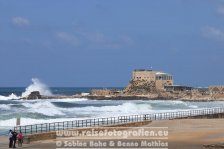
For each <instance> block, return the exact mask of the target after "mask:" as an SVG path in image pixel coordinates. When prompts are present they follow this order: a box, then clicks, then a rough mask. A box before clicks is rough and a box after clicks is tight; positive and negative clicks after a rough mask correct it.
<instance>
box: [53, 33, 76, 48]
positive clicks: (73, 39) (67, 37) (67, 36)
mask: <svg viewBox="0 0 224 149" xmlns="http://www.w3.org/2000/svg"><path fill="white" fill-rule="evenodd" d="M56 36H57V38H58V39H60V40H62V41H63V42H66V43H68V44H71V45H73V46H79V45H80V40H79V38H77V37H76V36H73V35H71V34H68V33H66V32H58V33H57V35H56Z"/></svg>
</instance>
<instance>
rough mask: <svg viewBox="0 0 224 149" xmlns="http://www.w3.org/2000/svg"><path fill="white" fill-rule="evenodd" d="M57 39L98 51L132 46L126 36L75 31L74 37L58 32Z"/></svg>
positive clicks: (131, 42) (131, 41) (129, 38)
mask: <svg viewBox="0 0 224 149" xmlns="http://www.w3.org/2000/svg"><path fill="white" fill-rule="evenodd" d="M56 35H57V38H58V39H60V40H61V41H63V42H66V43H69V44H70V45H73V46H85V47H88V48H98V49H104V48H109V49H118V48H121V47H126V46H131V45H133V40H132V39H131V37H129V36H126V35H117V36H109V35H106V34H104V33H102V32H87V31H77V32H76V33H75V34H74V35H73V34H70V33H67V32H58V33H57V34H56Z"/></svg>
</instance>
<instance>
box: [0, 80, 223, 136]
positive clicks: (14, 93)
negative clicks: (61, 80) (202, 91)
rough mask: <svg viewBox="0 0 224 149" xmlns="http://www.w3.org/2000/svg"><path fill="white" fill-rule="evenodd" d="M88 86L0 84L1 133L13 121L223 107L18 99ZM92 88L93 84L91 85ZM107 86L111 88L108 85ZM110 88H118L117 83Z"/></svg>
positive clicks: (85, 90)
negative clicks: (115, 86)
mask: <svg viewBox="0 0 224 149" xmlns="http://www.w3.org/2000/svg"><path fill="white" fill-rule="evenodd" d="M104 88H105V87H104ZM92 89H93V88H90V87H48V86H47V85H46V84H44V83H43V82H41V81H40V80H38V79H32V83H31V84H30V85H29V86H28V87H1V88H0V135H5V134H6V132H7V131H8V130H9V129H12V128H13V127H14V126H15V125H16V119H17V118H20V120H21V125H30V124H38V123H50V122H60V121H70V120H80V119H89V118H100V117H112V116H113V117H114V116H122V115H136V114H150V113H161V112H171V111H181V110H190V109H203V108H215V107H223V108H224V101H213V102H190V101H178V100H121V99H120V100H90V99H87V98H74V99H38V100H22V99H20V98H21V97H24V96H27V95H29V94H30V93H31V92H32V91H40V93H41V94H42V95H48V96H49V95H51V96H57V95H75V94H80V93H83V94H88V93H90V91H91V90H92ZM94 89H95V88H94ZM108 89H111V88H110V87H108ZM113 89H118V90H121V89H122V88H120V87H117V88H113Z"/></svg>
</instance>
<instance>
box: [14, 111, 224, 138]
mask: <svg viewBox="0 0 224 149" xmlns="http://www.w3.org/2000/svg"><path fill="white" fill-rule="evenodd" d="M218 113H224V108H211V109H198V110H188V111H177V112H165V113H153V114H142V115H130V116H119V117H109V118H96V119H85V120H74V121H64V122H54V123H43V124H34V125H25V126H16V127H14V131H18V132H20V131H21V132H22V133H23V134H25V135H28V134H35V133H46V132H52V131H58V130H65V129H72V128H85V127H96V126H109V125H114V124H123V123H130V122H140V121H146V120H169V119H178V118H187V117H194V116H203V115H211V114H218Z"/></svg>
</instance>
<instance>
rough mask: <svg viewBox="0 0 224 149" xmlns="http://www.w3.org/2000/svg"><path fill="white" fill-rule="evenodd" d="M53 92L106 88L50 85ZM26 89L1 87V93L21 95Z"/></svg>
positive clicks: (69, 92)
mask: <svg viewBox="0 0 224 149" xmlns="http://www.w3.org/2000/svg"><path fill="white" fill-rule="evenodd" d="M49 89H50V90H51V92H52V93H53V94H55V95H68V96H69V95H75V94H80V93H90V91H91V90H92V89H105V88H100V87H50V88H49ZM107 89H119V90H122V89H123V88H121V87H108V88H107ZM25 90H26V87H0V95H2V96H9V95H11V94H12V93H13V94H15V95H17V96H21V94H22V93H23V92H24V91H25Z"/></svg>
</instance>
